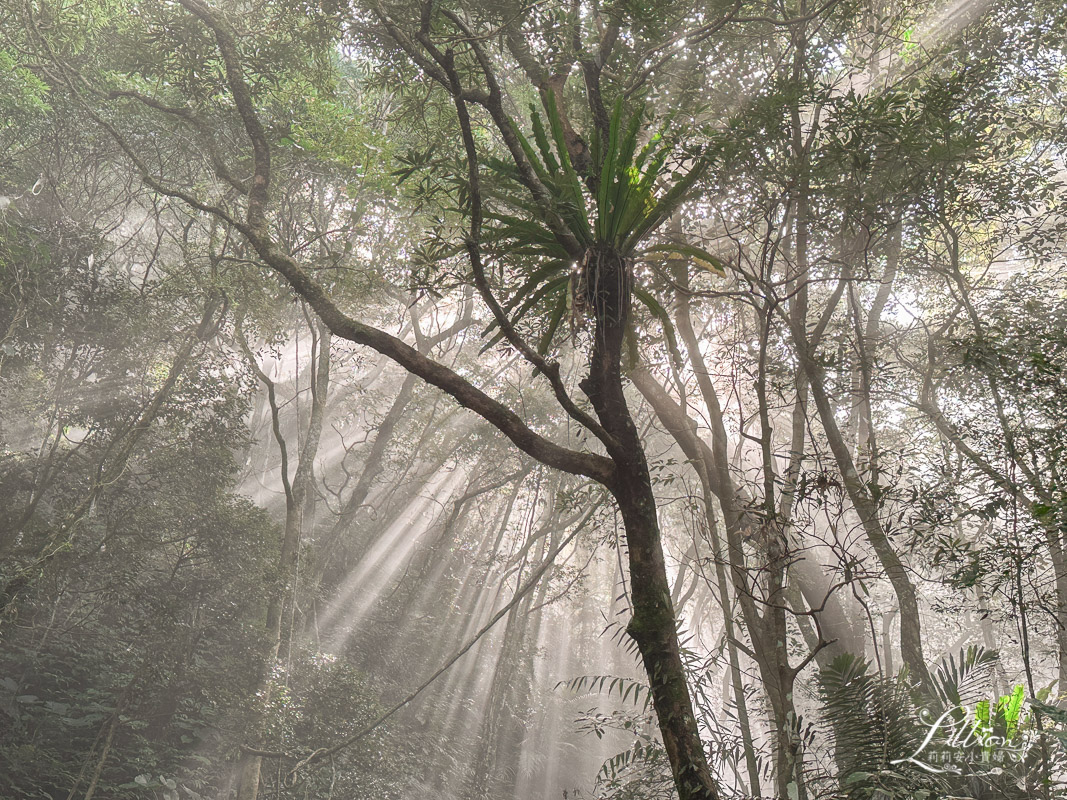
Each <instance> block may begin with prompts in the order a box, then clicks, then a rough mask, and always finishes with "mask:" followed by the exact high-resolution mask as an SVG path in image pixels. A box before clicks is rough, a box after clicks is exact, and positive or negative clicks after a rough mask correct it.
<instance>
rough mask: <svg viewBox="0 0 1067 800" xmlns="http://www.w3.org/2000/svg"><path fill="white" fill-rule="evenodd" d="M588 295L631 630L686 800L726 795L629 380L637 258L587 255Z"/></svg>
mask: <svg viewBox="0 0 1067 800" xmlns="http://www.w3.org/2000/svg"><path fill="white" fill-rule="evenodd" d="M587 259H588V263H587V266H586V276H587V286H588V289H587V298H586V299H587V300H588V303H589V307H590V308H591V309H592V310H593V314H594V317H595V320H596V327H595V331H594V341H593V351H592V354H591V357H590V372H589V376H588V377H587V378H586V379H585V380H584V381H582V384H581V387H582V390H583V391H584V392H585V394H586V395H587V396H588V397H589V400H590V402H591V403H592V405H593V409H594V410H595V411H596V414H597V417H598V419H599V420H600V424H601V425H603V427H604V429H605V430H606V431H607V432H608V434H610V436H611V437H612V438H613V440H614V441H613V443H612V446H611V447H609V455H610V456H611V458H612V461H613V462H614V464H615V470H614V476H613V480H612V481H611V484H610V485H609V487H608V488H609V490H610V491H611V493H612V495H613V496H614V497H615V500H616V502H617V503H618V505H619V511H620V513H621V515H622V520H623V525H624V529H625V532H626V544H627V550H628V555H629V567H630V596H631V602H632V604H633V611H632V617H631V619H630V624H629V625H628V626H627V633H628V634H629V635H630V637H631V638H632V639H633V640H634V642H635V643H636V644H637V648H638V650H639V651H640V653H641V660H642V662H643V663H644V667H645V671H646V673H647V675H648V680H649V686H650V689H651V693H652V705H653V707H654V708H655V710H656V717H657V719H658V721H659V729H660V734H661V736H662V738H663V746H664V749H665V750H666V753H667V758H668V760H669V762H670V765H671V772H672V774H673V775H674V780H675V784H676V785H677V787H678V795H679V797H680V798H681V800H718V796H719V795H718V792H717V790H716V787H715V784H714V781H713V779H712V777H711V770H710V768H709V767H708V761H707V758H706V756H705V753H704V747H703V744H702V742H701V740H700V734H699V732H698V729H697V723H696V718H695V715H694V713H693V703H692V699H691V698H690V695H689V687H688V684H687V683H686V675H685V667H684V666H683V664H682V657H681V650H680V647H679V643H678V633H677V628H676V624H677V623H676V619H675V615H674V606H673V604H672V603H671V590H670V582H669V581H668V578H667V567H666V564H665V563H664V558H663V546H662V543H661V541H660V529H659V520H658V518H657V515H656V498H655V495H654V494H653V491H652V479H651V477H650V475H649V472H648V463H647V462H646V460H645V453H644V448H643V445H642V442H641V437H640V435H639V434H638V431H637V426H636V425H635V424H634V421H633V417H632V416H631V415H630V410H629V408H628V406H627V404H626V397H625V394H624V393H623V386H622V372H621V362H622V346H623V338H624V335H625V326H626V318H627V316H628V315H629V310H630V291H631V281H632V277H631V274H630V264H628V263H627V262H626V260H625V259H623V258H621V257H620V256H619V254H618V253H616V252H615V251H614V250H613V249H610V248H604V249H599V250H591V251H590V252H589V253H588V256H587Z"/></svg>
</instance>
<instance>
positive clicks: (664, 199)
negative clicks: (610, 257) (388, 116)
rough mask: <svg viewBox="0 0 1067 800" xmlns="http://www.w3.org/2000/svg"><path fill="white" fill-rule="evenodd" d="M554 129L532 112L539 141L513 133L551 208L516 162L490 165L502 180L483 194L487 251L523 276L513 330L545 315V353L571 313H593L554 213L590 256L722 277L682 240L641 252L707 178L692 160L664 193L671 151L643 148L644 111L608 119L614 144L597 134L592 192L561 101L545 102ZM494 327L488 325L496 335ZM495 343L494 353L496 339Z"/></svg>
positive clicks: (659, 140)
mask: <svg viewBox="0 0 1067 800" xmlns="http://www.w3.org/2000/svg"><path fill="white" fill-rule="evenodd" d="M545 107H546V109H547V113H548V120H547V125H546V124H545V120H544V119H542V117H541V115H540V114H539V113H538V112H537V110H536V109H535V108H532V107H531V129H532V132H533V135H532V139H531V138H530V137H528V136H527V135H526V134H525V133H524V132H523V131H522V130H521V129H520V128H519V127H518V126H517V125H514V126H513V132H514V134H515V136H516V139H517V140H518V142H519V145H520V147H521V148H522V151H523V153H524V155H525V156H526V159H527V160H528V161H529V162H530V165H531V167H532V168H533V170H534V172H535V174H536V175H537V178H538V180H539V181H540V182H541V184H542V185H544V187H545V188H546V189H547V190H548V192H549V195H550V198H551V208H549V209H545V208H544V207H542V206H539V205H538V204H537V203H535V202H533V201H532V200H530V199H529V198H528V196H527V195H526V193H525V189H524V187H522V186H521V183H520V181H519V178H518V170H517V168H516V167H515V165H514V164H509V163H507V162H504V161H501V160H499V159H492V158H490V159H486V162H485V163H486V165H487V166H488V167H489V169H490V170H491V171H492V172H493V173H494V174H495V175H496V177H497V178H498V179H499V180H497V181H493V182H487V183H492V186H491V187H487V188H486V189H485V190H484V193H485V195H486V197H487V199H489V200H490V201H491V202H490V208H489V210H487V211H486V213H485V219H486V221H487V225H486V229H485V232H484V237H485V245H486V251H487V252H488V253H489V254H490V255H492V256H493V257H494V258H498V259H506V260H507V261H508V263H509V265H510V266H511V267H513V268H517V269H518V270H519V271H520V273H522V274H523V275H524V277H522V278H521V282H520V283H519V285H518V286H517V287H516V288H514V289H513V290H512V291H511V294H510V297H509V298H508V299H507V300H506V301H505V303H504V304H503V306H504V310H505V312H506V313H507V315H508V317H509V319H510V321H511V322H512V323H513V324H514V323H516V322H518V321H519V320H522V319H524V318H527V317H528V316H529V315H531V314H532V313H534V312H536V311H538V310H540V311H541V313H543V314H545V315H546V317H545V322H544V324H543V327H542V331H541V334H540V337H539V341H538V350H539V352H541V353H542V354H544V353H546V352H547V350H548V348H549V347H550V346H551V343H552V340H553V337H554V336H555V334H556V332H557V331H558V330H559V328H560V325H561V323H562V320H563V318H564V316H565V315H567V314H568V312H569V313H570V314H571V316H572V321H573V320H575V319H576V318H578V317H580V316H581V315H582V314H583V312H584V309H586V308H587V304H586V303H585V298H584V297H583V296H582V295H583V293H584V291H585V289H586V287H587V286H588V280H587V276H585V275H584V270H585V269H586V266H585V265H584V264H576V263H574V261H573V258H572V257H571V255H570V253H569V251H568V249H567V247H566V246H565V244H564V242H563V241H562V240H561V239H560V237H559V236H558V235H557V234H556V232H555V231H554V230H553V228H552V227H551V226H550V225H549V224H548V219H547V217H548V216H553V217H554V218H555V219H557V220H558V221H560V222H562V223H563V226H564V228H565V229H566V231H567V232H568V233H569V234H570V235H571V236H573V237H574V239H575V240H576V241H577V242H578V243H579V244H580V245H581V246H582V247H583V248H585V249H586V250H587V251H593V250H597V249H600V250H602V249H605V248H609V249H611V250H613V251H614V252H615V253H617V254H618V256H619V257H620V258H623V259H627V260H647V261H656V260H662V259H663V258H665V257H670V258H684V259H686V260H687V261H691V262H692V263H694V264H696V265H697V266H698V267H700V268H702V269H706V270H708V271H711V272H720V273H721V272H722V271H723V265H722V262H721V261H720V260H718V259H716V258H715V256H713V255H711V254H710V253H707V252H706V251H704V250H701V249H700V248H698V247H695V246H694V245H691V244H688V243H685V242H659V243H656V244H654V245H653V246H652V247H643V245H644V243H645V241H646V239H647V238H648V237H649V236H651V235H652V233H653V232H654V231H655V230H656V229H657V228H658V226H659V225H660V224H661V223H662V222H663V221H664V220H666V219H667V218H668V217H669V216H670V215H671V214H672V213H673V212H674V211H675V210H676V209H677V208H678V206H679V205H680V204H681V202H682V201H683V200H684V199H685V196H686V195H687V193H688V192H689V190H690V189H691V188H692V187H693V185H694V184H695V183H696V181H697V180H698V179H699V177H700V176H701V175H702V174H703V173H704V170H705V168H706V163H705V162H704V160H703V159H701V158H697V159H695V160H694V162H693V165H692V166H691V167H690V169H689V170H688V171H687V172H685V173H684V174H683V175H681V177H677V176H675V177H676V180H675V183H674V185H673V186H671V187H670V188H669V189H667V191H665V192H662V193H657V189H659V188H660V185H661V184H662V183H663V182H664V179H665V177H666V176H665V168H666V164H667V160H668V158H669V156H670V154H671V152H672V147H671V145H670V144H669V143H668V142H666V141H665V137H664V136H663V135H662V133H657V134H655V135H653V136H651V137H650V138H649V140H648V141H647V142H646V143H645V144H644V145H643V146H641V147H639V143H640V140H641V133H642V129H643V126H644V124H645V114H644V109H643V108H639V109H637V110H636V111H635V112H634V113H633V114H632V115H630V116H629V117H624V113H623V104H622V101H621V99H620V101H619V102H617V103H616V105H615V108H614V113H613V115H612V118H611V124H610V130H609V135H608V141H607V144H606V145H602V144H601V142H600V139H599V137H594V139H593V146H592V161H593V170H594V174H593V175H592V176H590V177H589V179H588V182H587V183H588V185H586V183H583V180H582V178H581V176H579V175H578V173H577V171H576V170H575V168H574V165H573V164H572V163H571V160H570V155H569V151H568V148H567V144H566V141H565V139H564V133H563V124H562V121H561V120H560V117H559V114H558V112H557V110H556V105H555V102H554V99H553V98H552V97H551V96H549V97H548V102H546V103H545ZM634 297H635V298H636V299H637V300H638V302H640V303H642V304H643V305H645V306H646V307H647V308H648V310H649V311H650V313H651V314H652V315H653V316H654V317H655V318H656V319H657V320H659V321H660V322H661V323H662V324H663V326H664V329H665V330H666V331H668V332H667V334H666V335H667V337H668V339H672V338H673V331H670V330H669V329H670V319H669V317H668V316H667V315H666V312H664V310H663V308H662V306H661V305H660V304H659V303H658V302H657V301H656V300H655V297H654V295H653V294H652V293H651V292H650V291H649V290H648V288H647V287H645V288H641V289H640V291H635V292H634ZM495 328H496V324H495V323H493V324H492V325H490V326H489V328H487V330H486V333H487V334H492V332H493V330H494V329H495ZM499 339H500V336H499V334H497V335H496V336H494V337H493V338H492V339H491V340H490V341H489V343H488V344H487V345H486V346H487V347H490V346H492V345H493V344H495V343H496V342H497V341H499Z"/></svg>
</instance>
